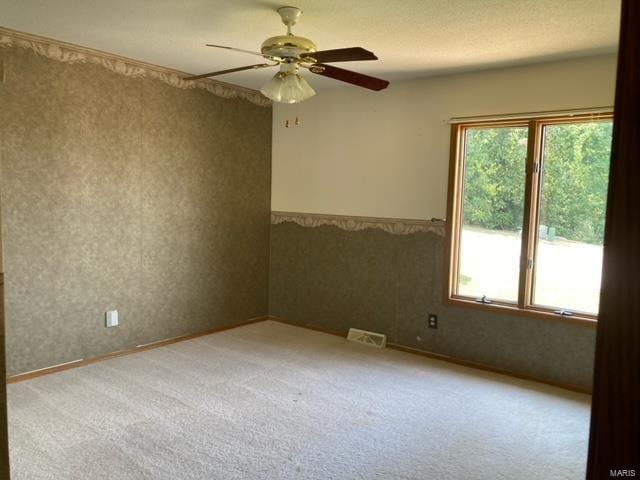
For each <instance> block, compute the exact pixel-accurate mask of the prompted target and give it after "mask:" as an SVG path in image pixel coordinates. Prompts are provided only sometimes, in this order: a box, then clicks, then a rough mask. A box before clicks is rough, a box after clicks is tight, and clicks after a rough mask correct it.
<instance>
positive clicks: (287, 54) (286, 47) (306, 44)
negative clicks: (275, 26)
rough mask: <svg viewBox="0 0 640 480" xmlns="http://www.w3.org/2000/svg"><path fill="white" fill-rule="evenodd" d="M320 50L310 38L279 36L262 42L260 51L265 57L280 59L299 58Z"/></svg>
mask: <svg viewBox="0 0 640 480" xmlns="http://www.w3.org/2000/svg"><path fill="white" fill-rule="evenodd" d="M317 50H318V49H317V48H316V45H315V43H313V42H312V41H311V40H309V39H308V38H304V37H298V36H296V35H278V36H277V37H271V38H267V39H266V40H265V41H264V42H262V47H261V48H260V51H261V52H262V53H263V54H265V55H270V56H272V57H280V58H292V57H293V58H298V57H299V56H300V55H302V54H303V53H313V52H316V51H317Z"/></svg>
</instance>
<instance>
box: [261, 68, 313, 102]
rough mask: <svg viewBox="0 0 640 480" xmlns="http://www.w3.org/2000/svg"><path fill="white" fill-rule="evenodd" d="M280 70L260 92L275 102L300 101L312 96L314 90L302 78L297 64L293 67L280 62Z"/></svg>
mask: <svg viewBox="0 0 640 480" xmlns="http://www.w3.org/2000/svg"><path fill="white" fill-rule="evenodd" d="M282 67H283V68H282V70H281V71H279V72H278V73H276V74H275V75H274V76H273V78H272V79H271V80H269V81H268V82H267V83H265V84H264V85H263V87H262V88H261V89H260V91H261V92H262V94H263V95H264V96H265V97H267V98H269V99H271V100H273V101H274V102H276V103H300V102H302V101H304V100H307V99H308V98H311V97H313V96H314V95H315V94H316V92H315V90H314V89H313V88H311V85H309V83H308V82H307V81H306V80H305V79H304V78H302V76H301V75H300V73H299V71H298V68H297V66H295V65H294V66H293V67H294V68H291V67H287V64H282Z"/></svg>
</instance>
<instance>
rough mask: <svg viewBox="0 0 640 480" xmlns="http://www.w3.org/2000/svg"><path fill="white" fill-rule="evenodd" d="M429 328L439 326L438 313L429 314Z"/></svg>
mask: <svg viewBox="0 0 640 480" xmlns="http://www.w3.org/2000/svg"><path fill="white" fill-rule="evenodd" d="M429 328H438V315H436V314H435V313H430V314H429Z"/></svg>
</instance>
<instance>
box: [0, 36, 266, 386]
mask: <svg viewBox="0 0 640 480" xmlns="http://www.w3.org/2000/svg"><path fill="white" fill-rule="evenodd" d="M0 61H1V62H2V83H1V84H0V105H1V108H0V139H1V144H0V160H1V174H2V179H1V184H0V187H1V195H2V217H3V218H2V228H3V241H4V250H5V251H4V254H5V282H6V284H5V288H6V330H7V368H8V371H9V373H10V374H15V373H20V372H25V371H30V370H34V369H38V368H42V367H46V366H50V365H54V364H59V363H62V362H68V361H73V360H76V359H79V358H90V357H94V356H97V355H101V354H105V353H108V352H113V351H116V350H119V349H123V348H129V347H132V346H135V345H138V344H143V343H149V342H152V341H156V340H160V339H164V338H168V337H173V336H177V335H181V334H186V333H193V332H197V331H201V330H204V329H207V328H211V327H216V326H221V325H224V324H229V323H232V322H238V321H243V320H247V319H249V318H252V317H255V316H259V315H263V314H266V313H267V309H268V268H269V265H268V254H269V224H270V219H269V210H270V178H271V108H265V107H263V106H256V105H254V104H252V103H249V102H248V101H246V100H241V99H223V98H220V97H217V96H215V95H212V94H211V93H209V92H207V91H206V90H205V89H189V90H185V89H179V88H175V87H174V86H171V85H169V84H167V83H166V82H162V81H159V80H158V79H154V78H149V77H127V76H124V75H120V74H118V73H117V72H113V71H110V70H108V69H106V68H104V67H103V66H101V65H99V64H94V63H74V64H68V63H64V62H59V61H55V60H52V59H49V58H46V57H43V56H41V55H38V54H36V53H35V52H34V51H32V50H29V49H24V48H18V47H7V48H0ZM108 309H118V311H119V313H120V326H118V327H115V328H109V329H106V328H105V327H104V313H105V311H106V310H108Z"/></svg>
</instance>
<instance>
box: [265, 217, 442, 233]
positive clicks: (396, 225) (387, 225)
mask: <svg viewBox="0 0 640 480" xmlns="http://www.w3.org/2000/svg"><path fill="white" fill-rule="evenodd" d="M287 222H289V223H295V224H297V225H300V226H301V227H319V226H321V225H331V226H334V227H338V228H340V229H342V230H347V231H351V232H358V231H361V230H366V229H368V228H376V229H379V230H383V231H385V232H387V233H391V234H394V235H409V234H412V233H417V232H431V233H435V234H436V235H440V236H444V234H445V228H444V227H445V222H444V220H439V219H432V220H409V219H403V218H378V217H354V216H348V215H325V214H319V213H300V212H278V211H275V212H271V223H272V224H273V225H278V224H280V223H287Z"/></svg>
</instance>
